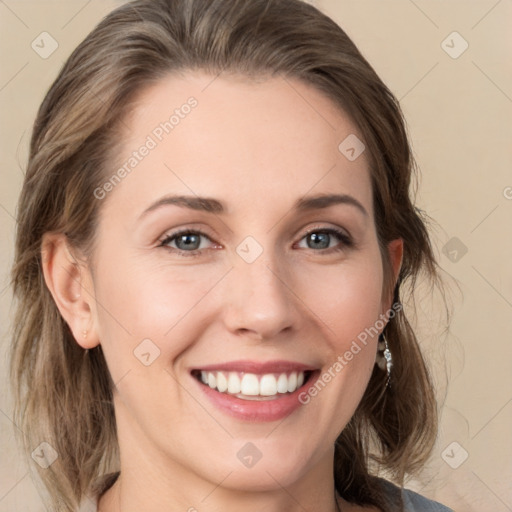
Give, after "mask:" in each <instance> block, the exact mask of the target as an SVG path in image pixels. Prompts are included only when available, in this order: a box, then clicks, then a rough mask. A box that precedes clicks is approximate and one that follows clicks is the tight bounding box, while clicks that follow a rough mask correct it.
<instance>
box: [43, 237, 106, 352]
mask: <svg viewBox="0 0 512 512" xmlns="http://www.w3.org/2000/svg"><path fill="white" fill-rule="evenodd" d="M41 260H42V266H43V274H44V279H45V282H46V286H47V287H48V289H49V290H50V293H51V294H52V296H53V300H54V301H55V304H56V305H57V308H58V309H59V311H60V314H61V315H62V317H63V318H64V320H65V321H66V323H67V324H68V325H69V327H70V329H71V332H72V333H73V336H74V338H75V340H76V342H77V343H78V344H79V345H80V346H81V347H83V348H85V349H88V348H94V347H96V346H97V345H99V339H98V336H97V332H96V329H95V328H94V315H93V313H94V311H95V307H94V306H95V299H94V293H93V286H92V278H91V274H90V271H89V269H88V267H87V265H86V264H85V263H84V262H83V261H78V260H77V258H76V257H75V256H74V255H73V254H72V252H71V250H70V248H69V245H68V241H67V238H66V235H64V234H63V233H45V234H44V235H43V240H42V243H41Z"/></svg>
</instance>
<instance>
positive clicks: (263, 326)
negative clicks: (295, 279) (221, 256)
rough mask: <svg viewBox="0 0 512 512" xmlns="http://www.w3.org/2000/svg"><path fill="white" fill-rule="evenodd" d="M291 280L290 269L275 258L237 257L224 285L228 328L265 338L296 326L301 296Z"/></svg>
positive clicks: (224, 314) (297, 326)
mask: <svg viewBox="0 0 512 512" xmlns="http://www.w3.org/2000/svg"><path fill="white" fill-rule="evenodd" d="M290 281H291V279H290V276H289V272H286V271H284V270H282V269H281V266H280V265H278V264H276V261H275V260H272V259H269V258H263V257H260V258H258V259H257V260H256V261H254V262H252V263H247V262H245V261H243V260H239V261H236V262H235V264H234V268H233V270H232V271H231V272H230V279H229V282H228V283H227V286H226V289H225V293H226V296H225V301H224V308H223V309H224V312H223V316H224V323H225V325H226V327H227V329H228V330H229V331H230V332H233V333H234V334H247V335H250V336H251V337H254V338H256V339H262V340H263V339H266V340H269V339H275V338H276V337H277V336H278V335H279V334H281V333H284V332H287V331H290V332H291V331H293V330H297V329H298V328H299V322H300V319H301V318H302V316H301V314H300V311H299V309H298V308H299V305H300V300H298V297H297V296H296V295H295V294H294V292H293V287H292V283H291V282H290Z"/></svg>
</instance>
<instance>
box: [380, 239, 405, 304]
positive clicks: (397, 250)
mask: <svg viewBox="0 0 512 512" xmlns="http://www.w3.org/2000/svg"><path fill="white" fill-rule="evenodd" d="M387 250H388V254H389V262H390V264H391V270H392V272H393V281H392V286H391V290H390V292H389V296H387V297H384V298H383V301H382V308H383V312H386V311H389V310H390V309H391V306H392V301H393V290H394V288H395V284H396V282H397V280H398V275H399V274H400V268H401V266H402V257H403V254H404V241H403V239H401V238H397V239H396V240H391V242H389V243H388V247H387Z"/></svg>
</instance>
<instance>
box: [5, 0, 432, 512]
mask: <svg viewBox="0 0 512 512" xmlns="http://www.w3.org/2000/svg"><path fill="white" fill-rule="evenodd" d="M182 70H183V71H187V70H202V71H206V72H209V73H211V74H213V75H217V74H219V73H221V72H222V73H234V74H242V75H245V76H249V77H259V76H281V77H284V78H287V77H289V78H294V79H298V80H301V81H303V82H305V83H307V84H310V85H313V86H314V87H316V88H317V89H318V90H319V91H321V92H323V93H324V94H325V95H326V96H328V97H329V98H330V99H331V100H332V101H333V102H334V103H335V104H336V105H338V106H339V107H340V108H341V109H342V110H343V111H344V112H345V113H346V114H348V115H349V116H350V118H351V119H352V121H353V122H354V123H355V124H356V125H357V126H358V128H359V129H360V131H361V134H362V135H363V138H364V141H365V145H366V148H367V153H366V154H367V155H368V156H369V162H370V174H371V180H372V188H373V200H374V212H375V223H376V228H377V235H378V240H379V244H380V248H381V254H382V261H383V266H384V272H385V286H384V290H383V293H389V294H390V295H392V297H393V302H394V303H399V302H400V301H401V299H402V296H401V291H402V290H403V286H404V285H407V286H408V287H409V288H410V289H411V290H414V286H415V283H416V280H417V278H418V276H420V274H421V273H424V274H425V275H426V276H428V277H430V278H431V279H432V280H433V281H436V280H437V279H438V277H439V276H438V268H437V264H436V261H435V258H434V255H433V252H432V247H431V243H430V240H429V235H428V231H427V228H426V220H427V217H426V216H425V215H424V214H423V213H422V212H421V211H420V210H418V209H417V208H416V207H415V206H414V205H413V201H412V199H411V196H412V194H411V185H412V183H411V180H412V178H413V177H414V172H415V164H414V161H413V157H412V154H411V149H410V145H409V141H408V137H407V133H406V128H405V123H404V119H403V116H402V113H401V110H400V107H399V104H398V102H397V100H396V99H395V97H394V96H393V94H392V93H391V92H390V91H389V89H388V88H387V87H386V86H385V85H384V84H383V82H382V81H381V80H380V78H379V77H378V76H377V74H376V73H375V71H374V70H373V69H372V67H371V66H370V64H369V63H368V62H367V61H366V60H365V58H364V57H363V56H362V55H361V53H360V52H359V51H358V49H357V48H356V46H355V45H354V44H353V42H352V41H351V40H350V39H349V37H348V36H347V35H346V34H345V32H344V31H343V30H342V29H341V28H340V27H339V26H338V25H337V24H336V23H334V21H332V20H331V19H330V18H329V17H327V16H325V15H324V14H322V13H321V12H320V11H318V10H317V9H316V8H314V7H313V6H311V5H309V4H306V3H304V2H302V1H300V0H136V1H134V2H130V3H128V4H126V5H123V6H121V7H120V8H118V9H116V10H115V11H113V12H112V13H110V14H109V15H108V16H107V17H106V18H105V19H104V20H103V21H102V22H101V23H99V25H98V26H97V27H96V28H95V29H94V30H93V31H92V32H91V33H90V34H89V35H88V36H87V37H86V39H85V40H84V41H83V42H82V43H81V44H80V45H79V46H78V47H77V48H76V50H75V51H74V52H73V53H72V55H71V56H70V57H69V59H68V60H67V61H66V63H65V65H64V67H63V69H62V70H61V72H60V74H59V76H58V77H57V79H56V80H55V82H54V83H53V85H52V86H51V88H50V90H49V91H48V93H47V95H46V97H45V99H44V101H43V102H42V105H41V107H40V109H39V112H38V115H37V119H36V121H35V124H34V130H33V134H32V139H31V145H30V156H29V161H28V167H27V171H26V176H25V181H24V184H23V190H22V193H21V197H20V200H19V206H18V228H17V239H16V255H15V264H14V267H13V284H14V292H15V297H16V298H17V310H16V317H15V320H14V322H15V323H14V338H13V348H12V359H11V361H12V362H11V369H12V370H11V374H12V375H11V376H12V383H13V386H14V392H15V404H16V408H15V419H16V422H17V424H18V426H19V428H20V429H21V430H22V431H23V433H24V436H23V442H24V443H25V447H26V450H27V451H28V452H30V451H32V450H33V449H34V448H35V447H36V446H37V445H38V444H39V443H41V442H42V441H46V442H48V443H49V444H50V445H51V446H52V447H53V448H54V449H55V450H56V451H57V453H58V459H57V460H56V461H55V462H54V463H53V464H52V465H51V466H50V467H49V468H48V469H45V470H40V471H39V473H40V476H41V478H42V480H43V482H44V484H45V486H46V488H47V489H48V491H49V494H50V497H51V500H52V507H53V509H54V510H57V511H66V512H69V511H72V510H76V508H77V507H78V504H79V503H80V501H81V499H82V498H83V497H84V494H85V493H86V492H87V491H88V490H89V489H90V487H91V484H92V483H93V482H94V481H95V480H96V479H97V478H98V477H99V476H101V475H104V474H106V473H109V472H112V471H116V470H119V467H118V464H119V460H118V452H117V450H118V446H117V437H116V425H115V416H114V408H113V403H112V386H113V384H112V382H111V380H110V375H109V371H108V368H107V365H106V362H105V359H104V356H103V353H102V350H101V346H100V347H98V348H97V349H94V350H90V351H88V352H87V351H85V350H84V349H82V348H81V347H80V346H79V345H78V344H77V343H76V341H75V340H74V338H73V336H72V334H71V331H70V329H69V327H68V325H67V324H66V323H65V322H64V320H63V318H62V317H61V315H60V313H59V311H58V309H57V306H56V304H55V302H54V301H53V298H52V296H51V294H50V292H49V290H48V288H47V287H46V285H45V281H44V278H43V273H42V262H41V257H42V256H41V241H42V237H43V234H44V233H46V232H60V233H65V234H66V236H67V239H68V241H69V244H70V245H71V246H72V247H74V248H76V249H79V250H81V251H82V252H83V254H85V255H86V256H87V255H90V254H91V253H92V247H93V245H92V242H93V240H94V234H95V230H96V226H97V220H98V215H99V210H100V207H101V205H102V204H103V202H102V201H99V200H98V199H96V197H95V195H94V190H95V189H96V188H97V187H99V186H101V185H102V183H104V181H105V176H106V174H107V170H108V161H109V155H110V154H111V147H112V142H113V140H114V138H115V137H114V133H116V132H115V131H116V130H117V128H118V127H119V124H120V123H122V120H123V118H124V116H126V114H127V112H128V109H129V107H130V103H131V102H132V101H133V100H134V98H135V97H136V95H137V94H138V93H140V91H141V90H143V88H144V87H146V86H149V85H150V84H153V83H155V82H157V81H158V80H159V79H161V78H162V77H163V76H165V75H168V74H169V73H173V72H179V71H182ZM340 142H341V141H340ZM397 238H402V239H403V240H404V255H403V261H402V267H401V270H400V274H399V277H398V280H397V281H396V282H394V281H393V276H392V272H391V267H390V261H389V259H388V252H387V250H386V247H387V243H388V242H390V241H391V240H393V239H397ZM385 332H386V336H387V340H388V343H389V346H390V349H391V352H392V354H393V359H394V366H393V373H392V381H391V386H390V387H386V373H385V372H383V371H381V370H379V369H378V368H377V367H376V368H375V370H374V372H373V374H372V376H371V379H370V382H369V385H368V388H367V390H366V392H365V395H364V397H363V399H362V401H361V403H360V404H359V406H358V408H357V411H356V413H355V414H354V416H353V417H352V419H351V420H350V422H349V424H348V425H347V426H346V428H345V429H344V430H343V432H342V433H341V434H340V436H339V438H338V439H337V441H336V446H335V460H334V479H335V485H336V487H337V489H338V491H339V493H340V494H341V495H342V496H343V497H344V498H345V499H346V500H348V501H351V502H354V503H357V504H360V505H365V504H366V505H377V506H379V507H381V508H382V509H383V510H390V507H391V506H392V505H390V504H389V503H387V502H386V499H385V497H384V493H383V491H382V489H381V487H380V486H379V485H376V480H375V476H374V469H370V468H371V467H372V468H373V463H377V466H378V467H379V468H381V469H384V470H386V471H388V472H390V474H391V475H392V477H393V478H394V479H395V481H396V482H398V483H399V484H403V479H404V476H405V475H406V473H410V472H412V471H414V470H415V469H417V468H418V467H420V466H421V465H422V464H423V463H424V462H425V461H426V459H427V457H428V455H429V453H430V451H431V449H432V446H433V442H434V439H435V436H436V432H437V416H436V403H435V398H434V392H433V388H432V385H431V380H430V378H429V374H428V371H427V368H426V365H425V362H424V360H423V357H422V355H421V352H420V350H419V347H418V343H417V340H416V337H415V334H414V332H413V330H412V328H411V326H410V324H409V322H408V320H407V318H406V316H405V313H404V311H403V310H401V311H399V312H398V313H397V314H396V316H395V317H394V318H393V319H392V320H391V321H390V322H389V323H388V325H387V326H386V329H385ZM393 507H394V505H393ZM396 509H397V508H393V510H396Z"/></svg>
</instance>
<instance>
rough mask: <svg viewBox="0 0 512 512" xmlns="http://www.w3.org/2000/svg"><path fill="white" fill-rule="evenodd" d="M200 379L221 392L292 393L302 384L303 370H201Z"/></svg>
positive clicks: (249, 393)
mask: <svg viewBox="0 0 512 512" xmlns="http://www.w3.org/2000/svg"><path fill="white" fill-rule="evenodd" d="M201 380H202V382H203V383H204V384H207V385H208V386H210V387H211V388H212V389H217V391H220V392H221V393H225V392H228V393H232V394H238V393H241V394H242V395H250V396H257V395H260V396H274V395H277V394H278V393H293V392H294V391H295V390H297V389H298V388H300V387H301V386H302V384H304V372H291V373H289V374H286V373H281V374H274V373H266V374H264V375H256V374H255V373H238V372H206V371H202V372H201Z"/></svg>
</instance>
